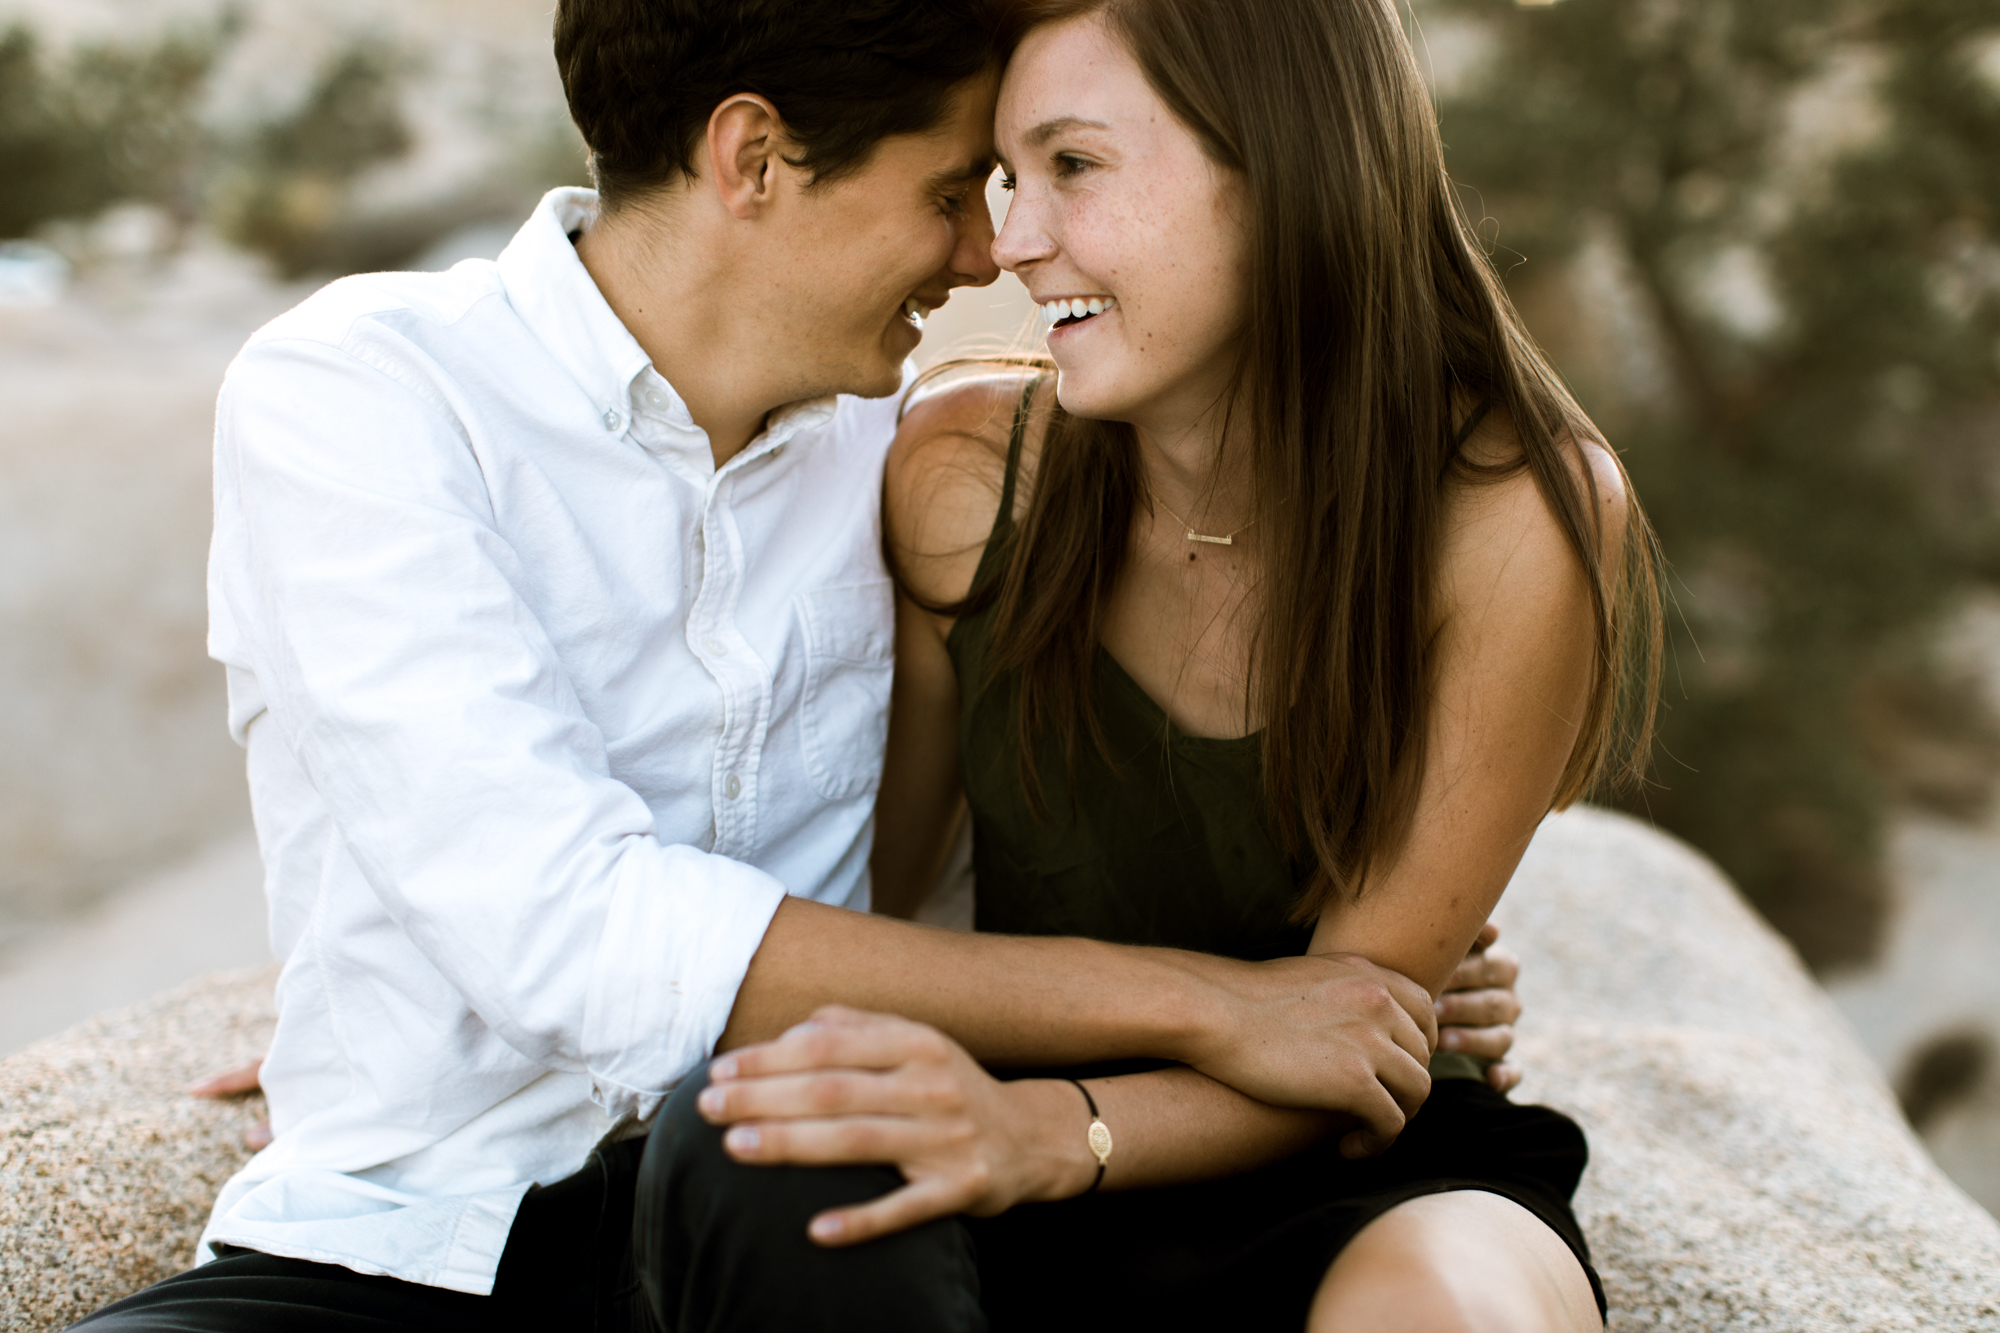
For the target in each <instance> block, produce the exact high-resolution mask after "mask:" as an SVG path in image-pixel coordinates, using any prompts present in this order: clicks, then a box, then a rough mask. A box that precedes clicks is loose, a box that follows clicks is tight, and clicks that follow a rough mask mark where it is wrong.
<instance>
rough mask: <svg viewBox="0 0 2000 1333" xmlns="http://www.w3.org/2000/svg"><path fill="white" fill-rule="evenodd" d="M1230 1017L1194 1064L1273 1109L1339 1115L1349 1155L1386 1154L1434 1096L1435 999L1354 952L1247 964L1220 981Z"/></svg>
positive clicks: (1193, 1057)
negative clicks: (1344, 1117) (1350, 1121)
mask: <svg viewBox="0 0 2000 1333" xmlns="http://www.w3.org/2000/svg"><path fill="white" fill-rule="evenodd" d="M1219 982H1220V985H1221V986H1222V989H1223V990H1224V992H1225V994H1227V995H1228V996H1229V1000H1230V1006H1229V1008H1230V1015H1231V1017H1230V1019H1229V1020H1228V1021H1226V1022H1225V1023H1223V1024H1221V1025H1219V1026H1218V1027H1217V1029H1216V1031H1217V1032H1218V1033H1219V1034H1220V1038H1219V1039H1211V1040H1209V1041H1207V1042H1206V1043H1204V1044H1203V1045H1201V1046H1198V1047H1197V1048H1196V1049H1194V1050H1192V1051H1190V1052H1189V1053H1188V1057H1187V1059H1186V1061H1185V1062H1186V1063H1187V1064H1189V1065H1191V1066H1192V1067H1194V1068H1195V1069H1198V1070H1200V1071H1201V1072H1202V1073H1204V1074H1206V1075H1208V1076H1209V1077H1210V1078H1212V1079H1214V1080H1215V1081H1216V1082H1218V1083H1226V1084H1228V1085H1229V1086H1230V1087H1232V1088H1234V1089H1236V1090H1237V1091H1238V1092H1240V1093H1242V1094H1244V1095H1245V1096H1247V1097H1254V1098H1256V1099H1257V1100H1258V1101H1261V1102H1267V1103H1269V1104H1270V1105H1272V1106H1287V1107H1298V1108H1301V1109H1306V1110H1317V1111H1340V1112H1344V1113H1346V1114H1348V1115H1352V1116H1355V1117H1357V1118H1358V1119H1359V1120H1360V1121H1361V1127H1360V1128H1359V1129H1356V1130H1354V1131H1352V1132H1351V1133H1349V1134H1348V1135H1346V1136H1345V1137H1344V1138H1343V1139H1342V1140H1341V1151H1342V1153H1344V1154H1345V1155H1347V1156H1350V1157H1363V1156H1371V1155H1373V1154H1375V1153H1378V1152H1381V1151H1382V1150H1384V1149H1385V1148H1387V1147H1388V1146H1389V1144H1390V1143H1392V1142H1393V1141H1394V1140H1395V1138H1396V1136H1397V1135H1398V1134H1400V1133H1402V1132H1403V1126H1404V1125H1405V1124H1407V1123H1408V1122H1409V1118H1410V1117H1411V1116H1413V1115H1415V1114H1416V1112H1417V1108H1418V1107H1419V1106H1422V1105H1423V1103H1424V1098H1426V1097H1428V1096H1429V1095H1430V1090H1431V1078H1430V1072H1429V1069H1428V1066H1429V1064H1430V1058H1431V1050H1432V1049H1433V1047H1435V1046H1436V1044H1437V1009H1436V1006H1435V1005H1433V1003H1432V1002H1431V997H1430V993H1429V992H1428V991H1426V990H1425V989H1424V988H1423V987H1422V986H1419V985H1418V984H1417V983H1416V982H1414V981H1411V980H1410V979H1409V978H1408V977H1405V976H1403V975H1402V974H1401V973H1398V972H1391V971H1390V970H1389V969H1388V968H1385V967H1377V966H1376V965H1375V964H1373V963H1371V962H1369V961H1368V960H1367V959H1366V958H1362V957H1359V956H1357V955H1354V954H1305V955H1303V956H1300V957H1296V958H1274V959H1272V960H1271V961H1269V962H1264V963H1245V964H1240V965H1238V966H1236V967H1234V968H1232V969H1230V970H1228V971H1227V972H1223V973H1221V974H1220V977H1219Z"/></svg>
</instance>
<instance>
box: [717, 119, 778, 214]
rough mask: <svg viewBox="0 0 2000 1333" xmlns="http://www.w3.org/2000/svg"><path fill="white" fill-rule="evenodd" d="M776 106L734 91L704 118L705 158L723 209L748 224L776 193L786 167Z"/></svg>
mask: <svg viewBox="0 0 2000 1333" xmlns="http://www.w3.org/2000/svg"><path fill="white" fill-rule="evenodd" d="M784 146H785V133H784V122H783V121H782V120H781V119H779V116H778V108H776V107H774V106H772V105H771V104H770V103H769V102H767V101H765V100H764V99H763V98H761V97H759V96H757V95H756V94H755V93H737V94H736V95H735V96H734V97H731V98H729V99H728V100H727V101H725V102H723V103H722V105H720V106H718V107H716V108H715V112H714V114H713V115H711V116H710V117H709V118H708V160H709V163H710V166H711V169H712V170H713V171H714V173H715V192H716V195H717V196H718V197H719V198H720V199H721V200H722V206H723V207H724V208H726V209H728V210H729V211H730V212H731V213H732V214H734V215H735V216H736V217H738V218H741V219H743V220H744V221H748V220H749V219H751V218H752V217H755V216H756V215H757V214H758V213H760V212H761V211H763V209H764V208H765V207H767V206H768V205H769V204H770V203H771V201H772V199H773V198H774V197H775V196H776V194H777V188H778V177H779V176H780V174H782V173H783V172H784V171H785V169H786V168H787V166H788V164H787V163H786V162H785V159H784V157H783V154H782V150H783V148H784Z"/></svg>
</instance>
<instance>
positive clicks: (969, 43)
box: [555, 0, 1001, 210]
mask: <svg viewBox="0 0 2000 1333" xmlns="http://www.w3.org/2000/svg"><path fill="white" fill-rule="evenodd" d="M555 54H556V65H557V68H558V69H559V70H560V71H561V73H562V81H563V90H564V92H565V93H566V94H567V95H568V97H569V109H570V115H571V117H572V118H573V119H574V120H575V121H576V127H577V129H578V130H580V131H581V132H582V134H583V139H584V142H585V143H586V144H588V145H589V146H590V152H591V165H592V173H593V175H594V176H595V178H596V181H597V187H598V190H599V191H600V192H601V193H602V195H603V197H604V205H605V207H606V208H607V209H610V210H615V209H617V208H619V207H621V206H622V205H624V204H625V203H627V202H630V201H631V200H634V199H637V198H640V197H643V196H644V195H646V194H647V193H649V192H651V191H653V190H656V189H658V188H659V187H661V186H662V185H665V184H667V183H668V182H670V181H672V180H674V179H675V178H677V177H680V176H685V175H692V174H693V173H694V162H695V158H696V155H697V152H698V150H699V148H700V144H701V140H702V136H703V134H704V133H706V131H707V127H708V119H709V116H710V115H711V114H712V113H713V112H714V110H715V108H716V107H717V106H718V105H719V104H721V102H722V101H723V100H724V99H725V98H728V97H731V96H733V95H735V94H737V93H746V92H747V93H755V94H757V95H758V96H760V97H763V98H766V99H768V100H769V101H770V103H771V104H772V105H773V106H775V107H776V108H777V109H778V115H779V116H780V117H781V118H782V120H783V122H784V127H785V132H786V135H787V136H788V137H789V138H790V139H791V141H792V143H793V144H794V145H795V149H794V152H793V154H792V155H791V156H790V157H789V158H788V159H787V160H789V161H790V162H792V164H793V165H794V166H798V167H803V168H806V169H807V170H809V171H811V172H812V175H813V179H814V181H815V182H820V181H827V180H831V179H834V178H837V177H839V176H840V175H842V174H843V173H845V172H848V171H852V170H854V169H856V168H858V167H860V166H861V165H862V164H864V163H865V162H866V161H867V159H868V157H869V155H870V153H871V152H872V151H873V150H874V147H875V145H876V144H877V143H878V142H880V141H881V140H883V139H885V138H887V137H889V136H890V135H893V134H915V133H921V132H923V131H925V130H928V129H930V128H932V127H933V126H935V125H937V124H938V123H939V122H940V121H942V120H943V119H944V117H945V115H946V113H947V111H948V109H949V104H950V99H951V93H952V90H953V89H954V88H955V87H957V86H958V85H959V84H961V83H963V82H964V81H965V80H967V79H969V78H972V77H973V76H975V75H977V74H980V73H982V72H984V71H986V70H988V69H990V68H992V67H994V65H995V64H997V62H998V61H999V59H1000V54H1001V23H1000V17H999V11H998V6H997V5H996V4H995V3H993V0H859V2H854V0H849V2H845V3H844V2H843V0H560V3H559V4H558V5H557V6H556V22H555Z"/></svg>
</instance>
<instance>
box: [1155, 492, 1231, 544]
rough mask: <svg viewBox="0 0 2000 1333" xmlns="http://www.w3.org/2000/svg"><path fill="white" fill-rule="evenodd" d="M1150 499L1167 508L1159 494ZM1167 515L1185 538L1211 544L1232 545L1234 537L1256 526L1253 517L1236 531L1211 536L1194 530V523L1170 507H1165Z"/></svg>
mask: <svg viewBox="0 0 2000 1333" xmlns="http://www.w3.org/2000/svg"><path fill="white" fill-rule="evenodd" d="M1152 500H1153V503H1154V504H1156V505H1159V506H1160V508H1162V509H1167V507H1166V505H1165V504H1163V503H1161V501H1160V497H1159V496H1157V495H1155V496H1153V497H1152ZM1167 517H1168V518H1170V519H1172V520H1173V521H1174V522H1176V523H1178V524H1180V525H1181V527H1182V529H1183V530H1184V531H1185V532H1186V534H1187V536H1186V538H1185V540H1187V541H1191V542H1207V543H1208V544H1209V545H1211V546H1234V545H1236V539H1237V538H1238V537H1240V536H1242V535H1243V534H1244V533H1246V532H1248V531H1250V529H1252V528H1254V527H1256V526H1257V520H1256V519H1254V518H1253V519H1251V520H1250V521H1249V522H1248V523H1245V524H1244V525H1243V526H1242V527H1240V528H1238V529H1236V531H1234V532H1230V533H1225V534H1223V535H1222V536H1220V537H1211V536H1209V535H1208V534H1207V533H1205V532H1196V531H1195V530H1194V524H1192V523H1190V522H1188V521H1187V520H1186V519H1184V518H1182V517H1181V516H1180V515H1179V514H1176V513H1175V512H1174V511H1173V510H1171V509H1167Z"/></svg>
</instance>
